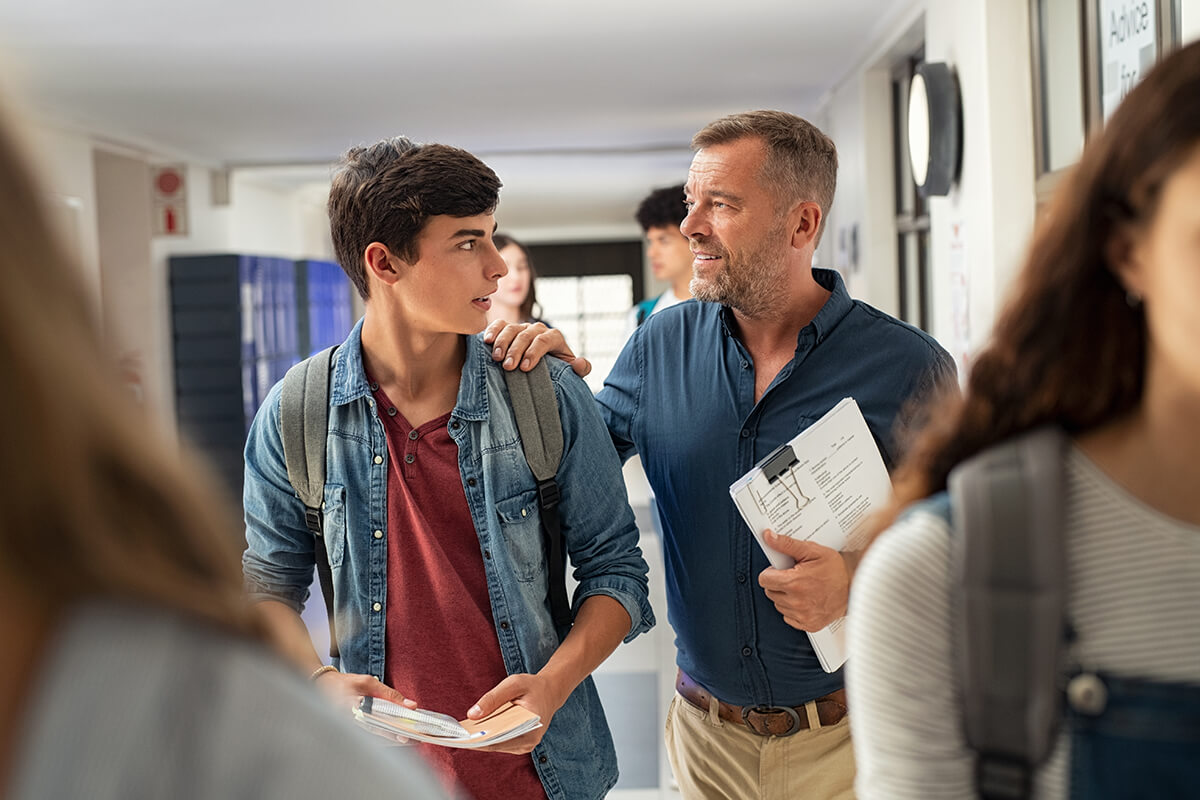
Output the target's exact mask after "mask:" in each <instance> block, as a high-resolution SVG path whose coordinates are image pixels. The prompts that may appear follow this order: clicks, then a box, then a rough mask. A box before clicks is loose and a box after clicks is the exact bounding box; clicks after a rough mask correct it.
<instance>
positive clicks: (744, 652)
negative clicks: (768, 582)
mask: <svg viewBox="0 0 1200 800" xmlns="http://www.w3.org/2000/svg"><path fill="white" fill-rule="evenodd" d="M375 605H379V604H378V603H376V604H375ZM375 610H376V611H378V610H379V609H375ZM753 652H754V651H753V650H751V649H750V648H749V647H743V648H742V655H744V656H747V657H749V656H750V655H751V654H752V653H753Z"/></svg>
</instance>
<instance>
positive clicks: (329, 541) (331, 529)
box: [321, 483, 346, 569]
mask: <svg viewBox="0 0 1200 800" xmlns="http://www.w3.org/2000/svg"><path fill="white" fill-rule="evenodd" d="M321 512H322V513H321V530H322V534H323V535H324V537H325V550H326V552H327V553H328V554H329V566H331V567H333V568H335V569H336V568H337V567H340V566H341V565H342V559H343V557H344V556H345V554H346V487H344V486H338V485H337V484H330V483H327V484H325V502H324V503H322V504H321Z"/></svg>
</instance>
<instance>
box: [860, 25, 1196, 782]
mask: <svg viewBox="0 0 1200 800" xmlns="http://www.w3.org/2000/svg"><path fill="white" fill-rule="evenodd" d="M1198 308H1200V43H1198V44H1192V45H1190V46H1188V47H1186V48H1183V49H1182V50H1180V51H1177V52H1175V53H1173V54H1171V55H1169V56H1167V57H1166V58H1165V59H1164V60H1163V62H1162V63H1161V64H1159V65H1158V66H1157V67H1155V68H1154V69H1153V70H1152V71H1151V72H1150V73H1149V74H1148V75H1147V76H1146V78H1145V80H1144V81H1143V82H1142V83H1140V84H1139V85H1138V86H1136V87H1135V88H1134V89H1133V90H1132V92H1131V93H1130V94H1129V96H1128V97H1127V98H1126V99H1125V100H1124V102H1123V104H1122V105H1121V106H1120V107H1119V108H1118V109H1117V110H1116V112H1115V113H1114V114H1113V116H1112V118H1111V119H1110V121H1109V122H1108V123H1107V125H1106V127H1105V129H1104V130H1103V132H1102V133H1101V134H1100V135H1099V136H1098V137H1096V138H1095V139H1094V140H1093V141H1091V142H1090V143H1089V144H1088V146H1087V148H1086V149H1085V152H1084V154H1083V157H1082V159H1081V160H1080V162H1079V164H1078V165H1077V166H1076V167H1075V168H1074V170H1073V172H1072V174H1071V176H1070V177H1069V179H1067V180H1066V181H1065V182H1064V185H1063V186H1062V187H1061V188H1060V190H1059V192H1058V193H1057V195H1056V197H1055V201H1054V204H1053V206H1052V208H1051V209H1050V212H1049V215H1048V218H1047V219H1046V220H1045V222H1044V224H1043V226H1042V228H1041V230H1040V231H1039V233H1038V235H1037V236H1036V238H1035V240H1034V242H1033V246H1032V248H1031V249H1030V251H1029V256H1028V258H1027V261H1026V263H1025V267H1024V269H1023V271H1022V272H1021V274H1020V276H1019V279H1018V283H1017V286H1016V292H1015V295H1014V296H1012V297H1011V298H1010V302H1009V303H1008V305H1007V306H1006V308H1005V310H1004V312H1003V313H1002V315H1001V317H1000V319H999V321H998V322H997V325H996V328H995V332H994V336H993V340H992V342H991V344H990V345H989V346H988V347H987V349H985V350H984V351H983V352H982V353H981V354H980V355H979V358H978V360H977V361H976V363H975V365H974V367H973V368H972V370H971V373H970V378H969V380H968V383H967V390H966V393H965V396H964V397H963V398H962V399H961V400H960V401H948V402H947V406H946V407H945V408H941V409H937V410H935V412H934V413H933V414H931V415H930V418H931V419H932V420H933V423H932V425H931V426H930V427H929V428H928V429H927V430H926V431H925V432H924V434H923V435H922V437H921V438H920V439H919V440H918V441H917V443H916V445H915V447H914V448H913V449H912V450H911V451H910V457H909V459H908V461H907V463H906V464H904V465H902V467H901V470H900V471H899V472H898V473H897V476H896V491H897V496H898V502H897V508H899V507H902V506H904V505H906V504H909V503H912V502H914V501H917V500H920V499H922V498H925V497H930V496H933V495H939V493H941V492H944V491H945V489H946V485H947V476H948V474H949V473H950V471H951V470H952V469H953V468H954V467H955V466H956V465H959V464H960V463H961V462H963V461H965V460H966V459H968V458H970V457H972V456H974V455H975V454H977V453H980V452H981V451H983V450H985V449H987V448H989V447H991V446H993V445H995V444H997V443H1000V442H1003V441H1005V440H1009V439H1011V438H1013V437H1016V436H1018V435H1021V434H1023V433H1025V432H1028V431H1031V430H1033V429H1035V428H1038V427H1040V426H1043V425H1055V426H1058V427H1060V428H1062V429H1063V430H1064V431H1065V432H1066V433H1067V434H1068V436H1069V443H1068V444H1067V446H1066V452H1065V454H1064V455H1063V461H1064V465H1063V469H1064V475H1065V483H1064V496H1063V499H1062V504H1063V506H1064V509H1065V522H1064V534H1065V536H1064V539H1065V548H1066V549H1065V557H1066V584H1067V585H1066V613H1067V618H1068V621H1069V623H1070V627H1071V628H1072V629H1073V631H1074V636H1073V638H1072V639H1071V641H1069V642H1067V641H1066V640H1065V638H1064V648H1065V649H1064V652H1065V654H1066V662H1067V663H1066V664H1064V665H1063V667H1064V668H1063V675H1062V677H1063V679H1064V680H1063V682H1064V683H1065V677H1066V676H1068V675H1069V674H1070V672H1071V671H1073V670H1075V669H1079V670H1086V671H1088V672H1095V673H1099V674H1101V675H1103V676H1109V678H1111V682H1110V683H1109V694H1108V696H1109V700H1110V705H1111V701H1112V700H1113V699H1119V698H1120V694H1119V693H1118V692H1116V691H1115V690H1114V688H1113V687H1114V686H1117V685H1120V684H1122V683H1124V682H1129V683H1130V685H1133V684H1134V683H1136V684H1138V685H1139V686H1141V687H1143V688H1145V687H1147V685H1149V686H1150V687H1159V689H1161V690H1162V691H1164V692H1167V693H1169V696H1170V697H1171V698H1172V702H1171V703H1170V704H1169V705H1170V706H1172V707H1173V708H1172V710H1171V713H1190V714H1191V715H1192V720H1193V726H1192V731H1193V733H1192V734H1191V739H1190V741H1188V742H1186V743H1185V744H1183V745H1182V747H1183V749H1184V750H1185V751H1187V752H1190V753H1191V758H1190V759H1188V758H1177V757H1176V756H1174V755H1172V756H1171V757H1170V758H1168V759H1166V763H1165V765H1164V764H1160V765H1159V766H1158V767H1149V766H1148V763H1153V762H1147V761H1142V760H1140V759H1141V758H1142V756H1143V755H1149V756H1150V757H1154V756H1155V753H1154V752H1153V751H1159V753H1158V755H1157V757H1159V758H1162V755H1161V753H1162V752H1167V751H1166V750H1163V749H1162V748H1163V747H1165V745H1161V746H1160V745H1159V744H1155V745H1149V744H1146V741H1145V740H1144V739H1143V738H1142V737H1144V736H1146V735H1147V733H1148V732H1147V731H1145V730H1143V731H1139V730H1137V729H1135V728H1134V727H1132V726H1131V724H1124V725H1121V724H1117V725H1115V726H1112V727H1114V728H1115V729H1116V730H1117V733H1116V734H1115V735H1116V737H1117V738H1116V739H1115V740H1114V741H1123V744H1121V745H1119V746H1116V747H1113V743H1112V742H1111V741H1110V742H1109V743H1108V744H1107V745H1106V746H1107V747H1110V748H1111V749H1110V750H1109V751H1108V753H1109V755H1108V756H1107V757H1106V756H1101V757H1094V756H1090V755H1088V754H1087V748H1088V747H1092V748H1098V747H1099V745H1098V743H1097V739H1096V738H1094V737H1092V738H1089V734H1087V733H1086V732H1085V731H1084V726H1082V725H1080V724H1079V715H1078V714H1071V713H1068V714H1067V719H1066V721H1065V722H1064V723H1063V724H1062V725H1061V727H1060V728H1059V731H1058V734H1057V738H1056V739H1053V740H1052V741H1053V742H1056V744H1054V747H1053V750H1052V752H1051V754H1050V756H1049V758H1048V759H1047V760H1046V761H1045V762H1043V763H1042V764H1041V765H1040V766H1039V767H1038V768H1037V769H1036V770H1035V771H1034V773H1033V776H1032V777H1033V792H1032V795H1033V796H1036V797H1039V798H1041V797H1053V798H1058V797H1079V796H1089V797H1100V796H1109V793H1112V795H1111V796H1121V797H1132V796H1137V797H1150V796H1154V797H1161V796H1177V795H1175V794H1173V793H1172V792H1173V791H1174V790H1172V789H1167V788H1164V787H1165V786H1169V785H1176V786H1177V785H1178V784H1164V783H1163V781H1164V780H1165V777H1164V775H1165V773H1169V772H1176V771H1177V770H1178V769H1184V770H1187V769H1189V768H1190V769H1192V770H1195V769H1196V764H1197V759H1196V757H1195V756H1196V755H1198V754H1200V726H1197V725H1195V724H1194V721H1195V720H1200V626H1198V625H1197V623H1196V613H1197V610H1198V609H1200V491H1198V489H1200V458H1197V455H1196V454H1197V453H1198V452H1200V312H1198V310H1197V309H1198ZM948 519H949V514H948V510H947V505H946V500H945V498H944V497H938V498H935V499H934V500H932V501H930V502H926V503H922V504H920V505H917V506H916V507H915V508H914V509H913V510H912V511H911V512H909V513H906V514H905V515H904V516H903V517H901V518H900V519H899V520H897V521H895V522H894V524H893V525H892V527H891V529H890V530H889V531H887V532H886V533H885V534H884V535H883V536H881V537H880V538H879V539H878V540H877V541H876V542H875V544H874V545H873V546H872V547H871V549H870V550H869V551H868V553H867V555H866V557H865V559H864V560H863V564H862V567H861V568H860V570H859V571H858V574H857V575H856V577H855V581H854V588H853V591H852V592H851V601H850V620H851V622H850V625H851V629H850V648H851V657H850V661H849V666H848V681H847V684H848V690H849V692H850V698H851V699H850V702H851V707H852V708H853V714H854V716H853V726H854V740H855V753H856V757H857V761H858V782H857V790H858V794H859V796H860V797H864V798H874V797H880V798H882V797H886V798H889V799H890V798H904V797H913V798H918V797H919V798H926V797H974V796H977V787H976V766H977V763H976V754H975V753H974V752H973V751H972V749H971V748H970V746H969V745H968V743H967V740H966V736H965V734H964V712H963V710H962V705H961V704H962V700H963V687H962V685H961V684H960V681H959V677H958V674H957V673H956V672H955V670H954V668H953V664H954V658H955V656H956V654H957V653H958V652H959V651H960V649H961V648H962V647H963V644H964V638H963V635H962V632H961V631H958V630H957V629H956V628H955V624H954V621H953V620H954V614H955V610H956V609H955V608H954V606H955V604H956V603H957V600H955V599H954V598H955V597H956V595H955V594H954V589H953V586H952V584H953V580H954V578H953V570H954V567H953V564H952V563H951V558H950V553H951V546H952V545H951V543H952V540H953V539H954V538H955V537H957V536H961V535H963V534H962V532H961V531H958V530H953V529H952V526H951V524H950V523H949V522H948ZM1016 533H1017V532H1015V531H1014V536H1013V539H1012V541H1013V542H1014V543H1015V542H1016V541H1018V539H1019V536H1017V535H1016ZM1109 678H1106V680H1108V679H1109ZM1155 691H1158V690H1157V689H1156V690H1155ZM1063 705H1064V707H1065V706H1066V703H1063ZM1139 713H1140V712H1139ZM1089 724H1090V723H1089ZM1148 727H1150V728H1151V729H1154V728H1157V731H1156V733H1164V732H1165V731H1166V725H1165V723H1164V724H1163V725H1154V724H1152V725H1150V726H1148ZM1122 736H1124V737H1125V738H1124V739H1123V740H1122V738H1121V737H1122ZM1092 752H1093V753H1097V752H1104V751H1103V750H1100V749H1094V750H1093V751H1092ZM1171 752H1174V753H1177V752H1179V751H1178V750H1176V751H1171ZM1189 764H1190V767H1189ZM1130 777H1132V778H1133V781H1134V783H1135V785H1136V791H1140V792H1143V794H1136V792H1135V789H1134V787H1133V786H1130V785H1128V784H1125V783H1124V781H1125V780H1126V779H1127V778H1130ZM1175 779H1176V780H1178V775H1177V774H1176V777H1175ZM1187 780H1189V781H1190V785H1191V786H1192V787H1193V789H1194V787H1195V786H1196V785H1200V783H1198V782H1197V781H1200V776H1198V775H1196V774H1195V772H1193V773H1192V774H1191V776H1190V778H1189V779H1187ZM1089 785H1090V788H1088V787H1089ZM1011 796H1013V797H1018V796H1027V795H1025V794H1023V793H1020V792H1018V793H1016V794H1013V795H1011Z"/></svg>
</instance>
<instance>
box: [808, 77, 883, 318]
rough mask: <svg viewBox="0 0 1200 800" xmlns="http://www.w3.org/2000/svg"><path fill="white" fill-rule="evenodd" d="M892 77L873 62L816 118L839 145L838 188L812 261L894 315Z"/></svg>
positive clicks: (857, 294) (839, 90)
mask: <svg viewBox="0 0 1200 800" xmlns="http://www.w3.org/2000/svg"><path fill="white" fill-rule="evenodd" d="M890 93H891V77H890V75H889V73H888V70H887V69H886V68H883V67H880V66H875V67H872V68H869V69H865V70H863V71H862V72H858V73H855V74H853V75H851V76H850V77H849V78H848V79H847V80H846V81H845V82H844V83H843V84H842V85H840V86H839V87H838V88H837V89H836V91H834V92H833V93H832V94H831V95H830V97H829V99H828V101H827V103H826V104H825V106H824V108H823V109H822V112H821V114H820V116H819V117H818V118H817V119H815V120H814V122H816V124H817V125H818V126H819V127H821V129H822V130H823V131H824V132H825V133H826V134H827V135H828V136H829V137H830V138H831V139H833V141H834V143H835V144H836V145H837V148H838V186H837V193H836V194H835V195H834V200H833V207H832V208H831V209H830V213H829V218H828V219H827V220H826V223H825V233H824V236H823V238H822V240H821V246H820V249H819V251H818V253H817V256H816V258H815V259H814V261H815V264H816V265H817V266H826V267H835V268H837V269H839V270H840V271H841V272H842V274H843V276H844V277H845V279H846V286H847V289H849V291H850V294H851V295H852V296H854V297H856V298H858V299H861V300H864V301H866V302H868V303H870V304H871V305H873V306H875V307H876V308H879V309H882V310H883V311H886V312H888V313H889V314H896V313H897V312H898V307H899V289H898V285H897V274H896V225H895V216H896V208H895V200H894V197H895V193H894V188H893V186H894V181H893V158H892V139H891V125H892V119H891V98H890Z"/></svg>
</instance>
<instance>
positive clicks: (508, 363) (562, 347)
mask: <svg viewBox="0 0 1200 800" xmlns="http://www.w3.org/2000/svg"><path fill="white" fill-rule="evenodd" d="M483 341H485V342H487V343H488V344H490V345H492V358H493V359H495V360H496V361H499V362H501V366H502V367H504V369H506V370H513V369H517V366H518V365H520V369H521V371H522V372H528V371H529V370H531V369H533V368H534V366H535V365H536V364H537V363H538V362H539V361H541V360H542V357H543V356H545V355H552V356H555V357H557V358H561V359H562V360H563V361H566V362H567V363H568V364H570V365H571V369H573V370H574V371H575V374H576V375H578V376H579V377H581V378H583V377H585V376H586V375H587V374H588V373H589V372H591V371H592V362H590V361H588V360H587V359H586V358H583V357H582V356H576V355H575V352H574V351H573V350H571V348H570V347H569V346H568V345H567V340H566V339H565V338H563V335H562V331H560V330H558V329H557V328H550V327H547V326H546V325H544V324H543V323H541V322H523V323H517V324H514V323H508V322H505V321H504V320H496V321H495V322H493V323H492V324H491V325H488V326H487V329H486V330H485V331H484V332H483Z"/></svg>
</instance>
